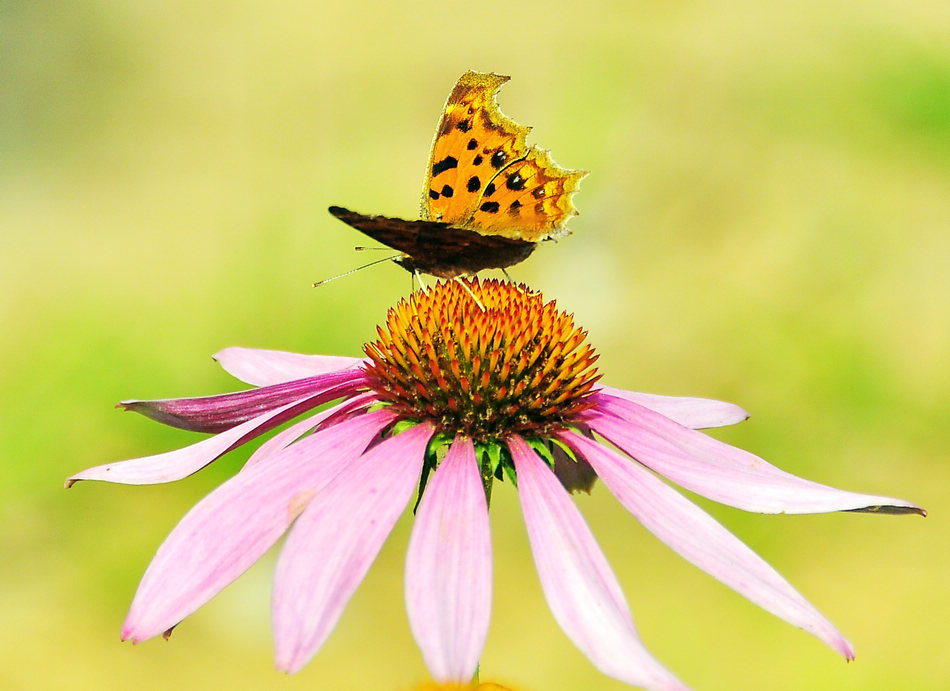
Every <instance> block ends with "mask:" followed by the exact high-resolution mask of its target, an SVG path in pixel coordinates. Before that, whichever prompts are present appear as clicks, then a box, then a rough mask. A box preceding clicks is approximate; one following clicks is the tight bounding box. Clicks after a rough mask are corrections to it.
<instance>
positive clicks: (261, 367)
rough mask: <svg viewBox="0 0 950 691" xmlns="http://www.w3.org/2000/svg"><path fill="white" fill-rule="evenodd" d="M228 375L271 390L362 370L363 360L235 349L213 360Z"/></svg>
mask: <svg viewBox="0 0 950 691" xmlns="http://www.w3.org/2000/svg"><path fill="white" fill-rule="evenodd" d="M212 357H213V358H214V359H215V360H217V361H218V363H219V364H220V365H221V366H222V367H223V368H224V370H225V372H227V373H228V374H230V375H231V376H233V377H235V378H236V379H240V380H241V381H243V382H246V383H248V384H253V385H254V386H267V385H269V384H281V383H283V382H289V381H293V380H294V379H304V378H307V377H313V376H316V375H319V374H329V373H331V372H338V371H341V370H346V369H351V368H354V367H358V366H359V365H360V363H361V362H362V360H361V359H360V358H355V357H343V356H338V355H303V354H301V353H288V352H286V351H283V350H265V349H263V348H239V347H231V348H225V349H224V350H219V351H218V352H217V353H215V354H214V355H213V356H212Z"/></svg>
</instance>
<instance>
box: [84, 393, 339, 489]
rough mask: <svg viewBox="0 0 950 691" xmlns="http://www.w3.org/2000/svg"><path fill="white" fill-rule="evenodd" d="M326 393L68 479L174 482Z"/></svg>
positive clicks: (126, 482)
mask: <svg viewBox="0 0 950 691" xmlns="http://www.w3.org/2000/svg"><path fill="white" fill-rule="evenodd" d="M325 395H327V394H326V392H325V393H324V394H321V395H318V396H314V397H311V398H305V399H303V400H302V401H297V402H296V403H291V404H289V405H285V406H284V407H282V408H278V409H277V410H271V411H270V412H268V413H265V414H264V415H260V416H258V417H256V418H254V419H252V420H248V421H247V422H245V423H244V424H241V425H238V426H237V427H232V428H231V429H229V430H227V431H226V432H221V433H220V434H217V435H215V436H213V437H211V438H210V439H204V440H202V441H199V442H197V443H196V444H191V445H190V446H186V447H184V448H182V449H175V450H174V451H167V452H165V453H160V454H156V455H154V456H144V457H142V458H134V459H132V460H128V461H118V462H116V463H107V464H105V465H99V466H95V467H94V468H87V469H86V470H83V471H81V472H79V473H76V474H75V475H73V476H72V477H71V478H69V479H68V480H66V486H67V487H71V486H72V485H73V484H74V483H76V482H78V481H79V480H102V481H105V482H117V483H122V484H126V485H149V484H156V483H159V482H173V481H175V480H180V479H182V478H183V477H187V476H189V475H191V474H192V473H196V472H198V471H199V470H201V469H202V468H204V467H205V466H206V465H208V464H209V463H211V462H212V461H214V460H215V459H217V458H220V457H221V456H223V455H224V454H226V453H227V452H228V451H230V450H231V449H235V448H237V447H238V446H240V445H241V444H244V443H245V442H247V441H250V440H251V439H253V438H254V437H257V436H260V435H261V434H264V433H265V432H267V431H269V430H272V429H274V428H275V427H277V426H278V425H282V424H283V423H285V422H286V421H287V420H290V419H292V418H295V417H297V416H298V415H300V414H301V413H302V412H304V411H306V410H310V409H311V408H313V407H315V406H317V405H320V403H322V402H324V401H323V396H325Z"/></svg>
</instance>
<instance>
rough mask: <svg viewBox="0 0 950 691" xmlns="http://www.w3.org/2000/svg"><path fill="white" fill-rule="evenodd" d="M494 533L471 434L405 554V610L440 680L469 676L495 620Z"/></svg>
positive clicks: (431, 495)
mask: <svg viewBox="0 0 950 691" xmlns="http://www.w3.org/2000/svg"><path fill="white" fill-rule="evenodd" d="M491 577H492V558H491V534H490V528H489V524H488V505H487V503H486V501H485V489H484V486H483V485H482V478H481V475H480V473H479V469H478V461H477V460H476V458H475V447H474V445H473V444H472V441H471V439H469V438H467V437H457V438H456V440H455V441H454V442H453V443H452V446H451V448H450V449H449V452H448V454H446V456H445V459H444V460H443V461H442V463H440V464H439V467H438V468H437V469H436V471H435V473H434V474H433V476H432V479H431V480H430V481H429V483H428V485H427V486H426V490H425V493H424V494H423V496H422V502H421V503H420V504H419V510H418V512H417V513H416V518H415V522H414V523H413V527H412V537H411V538H410V539H409V551H408V554H407V556H406V609H407V611H408V613H409V625H410V627H411V628H412V634H413V636H414V637H415V639H416V643H418V645H419V648H420V649H421V650H422V656H423V658H425V661H426V666H427V667H428V668H429V672H430V673H431V674H432V677H433V679H435V680H436V681H439V682H450V681H454V682H466V681H470V680H471V679H472V677H473V676H474V675H475V671H476V669H477V668H478V660H479V658H480V657H481V654H482V648H483V647H484V646H485V638H486V637H487V636H488V623H489V621H490V620H491V591H492V584H491Z"/></svg>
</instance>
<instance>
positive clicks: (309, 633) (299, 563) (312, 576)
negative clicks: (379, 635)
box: [265, 422, 434, 672]
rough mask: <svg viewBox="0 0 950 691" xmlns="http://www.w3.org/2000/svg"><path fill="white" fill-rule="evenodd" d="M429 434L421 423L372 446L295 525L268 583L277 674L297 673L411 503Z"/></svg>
mask: <svg viewBox="0 0 950 691" xmlns="http://www.w3.org/2000/svg"><path fill="white" fill-rule="evenodd" d="M340 426H342V425H340ZM340 426H338V427H332V428H331V430H333V429H338V428H339V427H340ZM433 432H434V427H433V425H432V424H431V423H428V422H424V423H421V424H419V425H416V426H415V427H413V428H411V429H409V430H406V431H405V432H402V433H401V434H398V435H396V436H395V437H391V438H389V439H386V440H385V441H383V442H381V443H380V444H378V445H377V446H374V447H373V448H372V449H370V450H369V451H367V452H366V453H365V454H363V455H362V456H361V457H360V458H358V459H357V460H355V461H354V462H353V463H350V464H349V465H348V466H347V468H346V469H345V470H344V471H343V472H341V473H340V474H339V475H337V476H336V478H334V480H333V482H331V483H330V484H329V485H327V486H326V487H325V488H324V490H323V491H322V492H321V493H320V495H319V496H317V497H316V498H315V499H314V501H312V502H311V503H310V505H309V506H308V507H307V509H306V510H305V511H304V512H303V514H301V516H300V518H298V519H297V523H296V525H294V527H293V530H291V531H290V534H289V535H288V536H287V541H286V542H285V543H284V546H283V549H281V552H280V558H279V560H278V562H277V573H276V575H275V578H274V602H273V620H274V644H275V647H276V649H277V667H278V669H282V670H285V671H287V672H296V671H298V670H299V669H300V668H301V667H303V666H304V665H305V664H306V663H307V661H308V660H310V658H311V657H313V656H314V655H315V654H316V652H317V650H319V648H320V646H321V645H323V642H324V641H325V640H326V638H327V636H329V635H330V632H331V631H332V630H333V627H334V626H336V623H337V621H338V620H339V618H340V615H341V614H342V613H343V608H344V607H345V606H346V603H347V602H348V601H349V599H350V597H351V596H352V595H353V592H354V591H355V590H356V587H357V586H358V585H359V584H360V583H361V582H362V580H363V577H364V576H365V575H366V572H367V571H368V570H369V567H370V565H371V564H372V563H373V560H374V559H376V555H377V554H378V553H379V550H380V549H381V548H382V546H383V542H384V541H385V540H386V537H387V536H388V535H389V533H390V531H391V530H392V528H393V525H395V523H396V521H397V520H398V518H399V516H400V514H401V513H402V512H403V510H404V509H405V508H406V504H408V503H409V500H410V499H411V498H412V493H413V491H414V490H415V488H416V484H417V483H418V482H419V477H420V474H421V472H422V462H423V458H424V455H425V451H426V446H427V444H428V443H429V438H430V437H431V436H432V434H433ZM294 446H296V445H294ZM290 448H291V449H293V448H294V447H293V446H291V447H290ZM266 466H269V464H265V467H266Z"/></svg>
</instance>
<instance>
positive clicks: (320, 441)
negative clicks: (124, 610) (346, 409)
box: [122, 411, 393, 641]
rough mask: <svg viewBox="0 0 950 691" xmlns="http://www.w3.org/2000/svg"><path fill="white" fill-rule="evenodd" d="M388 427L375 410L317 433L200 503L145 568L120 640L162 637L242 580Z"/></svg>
mask: <svg viewBox="0 0 950 691" xmlns="http://www.w3.org/2000/svg"><path fill="white" fill-rule="evenodd" d="M392 420H393V416H392V415H391V414H390V413H387V412H385V411H377V412H375V413H368V414H366V415H363V416H361V417H358V418H355V419H353V420H349V421H347V422H345V423H342V424H340V425H337V426H335V427H331V428H330V429H328V430H325V431H320V432H317V433H316V434H313V435H312V436H310V437H308V438H306V439H304V440H302V441H301V442H299V443H297V444H294V445H292V446H291V447H289V448H288V449H286V450H284V451H283V452H281V453H280V454H279V455H278V456H275V457H274V458H272V459H271V462H270V463H267V464H261V465H258V466H256V467H254V468H251V469H249V470H247V471H246V472H241V473H238V474H237V475H235V476H234V477H232V478H231V479H230V480H228V481H227V482H225V483H224V484H223V485H221V486H220V487H218V488H217V489H216V490H214V491H213V492H212V493H211V494H209V495H208V496H207V497H205V498H204V499H202V500H201V501H200V502H198V504H196V505H195V506H194V508H192V509H191V511H189V512H188V513H187V514H186V515H185V517H184V518H182V520H181V521H180V522H179V523H178V525H177V526H175V528H174V530H172V532H171V534H170V535H169V536H168V538H167V539H166V540H165V542H164V543H162V545H161V547H159V549H158V552H157V553H156V554H155V557H154V558H153V559H152V562H151V564H149V567H148V569H147V570H146V572H145V576H144V577H143V578H142V582H141V583H140V584H139V587H138V591H137V592H136V594H135V599H134V600H133V602H132V607H131V608H130V610H129V614H128V617H126V620H125V624H124V626H123V628H122V638H123V639H132V640H133V641H141V640H144V639H146V638H151V637H152V636H155V635H156V634H159V633H162V632H163V631H165V630H167V629H169V628H171V627H172V626H174V625H175V624H177V623H178V622H179V621H181V620H182V619H184V618H185V617H186V616H188V615H189V614H191V613H192V612H194V611H195V610H196V609H198V608H199V607H200V606H201V605H203V604H204V603H205V602H207V601H208V600H209V599H211V598H212V597H213V596H214V595H216V594H217V593H218V592H219V591H220V590H221V589H222V588H224V587H225V586H226V585H228V584H229V583H231V582H232V581H233V580H234V579H235V578H237V577H238V576H239V575H241V574H242V573H244V571H245V570H247V568H248V567H249V566H250V565H251V564H253V563H254V562H255V561H257V559H258V558H260V556H261V555H262V554H263V553H264V552H265V551H267V549H268V548H269V547H270V546H271V545H272V544H274V542H275V541H276V540H277V539H278V538H279V537H280V536H281V535H282V534H283V533H284V531H285V530H286V529H287V526H288V525H290V523H291V522H292V521H293V520H294V518H296V517H297V514H298V513H300V511H301V509H302V508H303V507H305V506H306V504H307V502H308V501H309V500H310V499H311V497H312V496H313V495H314V494H315V493H316V492H317V491H318V490H319V489H320V488H321V487H323V486H324V485H325V484H326V483H327V482H329V481H331V480H332V479H333V477H334V476H335V475H336V474H337V473H339V472H340V470H341V469H342V468H343V467H345V466H346V465H347V464H348V463H351V462H352V461H353V459H354V458H355V457H357V456H358V455H359V454H360V453H362V451H363V450H364V449H365V448H366V446H367V444H369V442H370V441H371V440H372V439H373V437H374V436H376V435H377V434H378V433H379V432H380V430H382V429H383V428H384V427H385V426H386V425H388V424H390V423H391V422H392Z"/></svg>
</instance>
